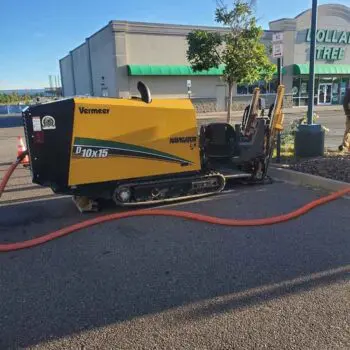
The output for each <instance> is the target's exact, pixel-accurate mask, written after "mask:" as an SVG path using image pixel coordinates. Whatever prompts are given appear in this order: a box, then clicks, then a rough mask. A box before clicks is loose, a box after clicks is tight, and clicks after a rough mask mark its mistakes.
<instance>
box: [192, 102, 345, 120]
mask: <svg viewBox="0 0 350 350" xmlns="http://www.w3.org/2000/svg"><path fill="white" fill-rule="evenodd" d="M314 110H315V112H321V111H342V110H343V106H341V105H335V106H315V107H314ZM306 112H307V106H302V107H292V108H284V109H283V113H284V114H296V113H306ZM243 113H244V111H232V113H231V116H232V117H242V115H243ZM226 116H227V111H224V112H209V113H198V114H197V119H212V118H213V119H214V118H225V117H226Z"/></svg>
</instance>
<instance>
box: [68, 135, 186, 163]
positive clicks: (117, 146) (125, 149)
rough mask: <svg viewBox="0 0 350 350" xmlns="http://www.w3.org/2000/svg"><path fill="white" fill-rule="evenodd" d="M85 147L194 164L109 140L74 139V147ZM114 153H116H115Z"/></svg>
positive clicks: (159, 152) (163, 153) (152, 150)
mask: <svg viewBox="0 0 350 350" xmlns="http://www.w3.org/2000/svg"><path fill="white" fill-rule="evenodd" d="M77 146H83V147H99V148H106V149H109V150H110V151H112V152H111V155H112V154H113V155H118V154H119V155H124V156H128V155H129V156H132V157H141V158H153V159H155V158H156V159H161V160H163V161H169V162H176V163H182V164H192V162H190V161H189V160H187V159H183V158H180V157H177V156H175V155H173V154H170V153H165V152H161V151H157V150H155V149H151V148H147V147H142V146H136V145H131V144H127V143H122V142H115V141H107V140H98V139H92V138H81V137H76V138H75V139H74V147H77ZM113 151H114V152H113Z"/></svg>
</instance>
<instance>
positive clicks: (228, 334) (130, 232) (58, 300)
mask: <svg viewBox="0 0 350 350" xmlns="http://www.w3.org/2000/svg"><path fill="white" fill-rule="evenodd" d="M320 195H323V193H322V192H319V191H316V190H312V189H306V188H300V187H296V186H292V185H287V184H284V183H278V182H277V183H274V184H271V185H265V186H253V187H245V186H242V185H241V186H237V187H235V186H234V187H233V188H232V191H231V192H228V193H226V194H223V195H222V196H220V197H215V198H211V199H206V200H201V201H195V202H191V203H181V204H176V205H173V206H172V209H176V210H190V211H192V212H198V213H202V214H209V215H216V216H220V217H229V218H257V217H266V216H271V215H277V214H281V213H284V212H288V211H290V210H293V209H296V208H298V207H299V206H301V205H302V204H304V203H306V202H308V201H310V200H312V199H316V198H318V197H319V196H320ZM105 210H106V213H110V212H113V211H115V210H116V209H115V208H112V207H111V208H106V209H105ZM94 215H98V214H93V215H81V214H80V213H78V211H77V210H76V208H75V207H74V205H73V203H72V202H71V200H70V199H69V198H60V199H58V198H57V199H51V200H47V199H46V200H38V201H35V202H24V203H10V202H7V203H6V204H5V205H2V206H0V236H1V241H2V242H14V241H19V240H25V239H29V238H31V237H34V236H39V235H41V234H43V233H47V232H50V231H52V230H55V229H58V228H61V227H64V226H66V225H69V224H72V223H75V222H79V221H81V220H84V219H87V218H89V217H91V216H94ZM349 223H350V201H348V200H346V199H340V200H338V201H336V202H332V203H330V204H328V205H327V206H323V207H320V208H317V209H316V210H314V211H312V212H310V213H309V214H307V215H306V216H303V217H301V218H299V219H297V220H294V221H290V222H288V223H284V224H281V225H276V226H270V227H254V228H230V227H223V226H214V225H208V224H201V223H196V222H191V221H185V220H181V219H175V218H167V217H143V218H142V217H140V218H134V219H124V220H122V221H118V222H110V223H106V224H103V225H99V226H94V227H91V228H90V229H86V230H82V231H80V232H76V233H74V234H72V235H70V236H66V237H64V238H61V239H58V240H55V241H52V242H50V243H48V244H45V245H42V246H39V247H36V248H33V249H30V250H23V251H18V252H12V253H6V254H1V255H0V266H1V268H0V281H1V284H0V299H1V300H2V303H1V304H0V315H1V316H0V348H1V349H16V348H26V349H27V348H28V349H265V348H267V349H348V348H349V347H350V315H349V309H350V283H349V279H350V249H349V246H350V235H349V229H348V227H349Z"/></svg>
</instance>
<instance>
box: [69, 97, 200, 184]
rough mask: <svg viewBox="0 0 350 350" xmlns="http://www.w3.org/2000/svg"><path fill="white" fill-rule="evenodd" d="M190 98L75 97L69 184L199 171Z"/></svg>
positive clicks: (195, 130) (194, 122) (193, 116)
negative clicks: (151, 99) (148, 101)
mask: <svg viewBox="0 0 350 350" xmlns="http://www.w3.org/2000/svg"><path fill="white" fill-rule="evenodd" d="M198 146H199V145H198V136H197V125H196V114H195V110H194V107H193V105H192V103H191V101H190V100H187V99H184V100H153V101H152V102H151V103H149V104H146V103H144V102H142V101H140V100H137V99H130V100H129V99H113V98H75V99H74V123H73V138H72V149H71V160H70V166H69V181H68V182H69V183H68V184H69V185H70V186H72V185H81V184H91V183H98V182H105V181H113V180H123V179H133V178H135V179H136V178H137V179H140V178H143V177H148V176H157V175H165V174H176V173H184V172H194V171H199V170H200V168H201V165H200V156H199V147H198Z"/></svg>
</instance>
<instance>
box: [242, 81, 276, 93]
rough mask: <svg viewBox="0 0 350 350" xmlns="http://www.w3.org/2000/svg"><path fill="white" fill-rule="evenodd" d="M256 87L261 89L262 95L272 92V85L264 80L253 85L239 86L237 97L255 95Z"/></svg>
mask: <svg viewBox="0 0 350 350" xmlns="http://www.w3.org/2000/svg"><path fill="white" fill-rule="evenodd" d="M256 87H258V88H260V93H261V94H267V93H270V92H271V91H270V89H271V84H269V83H268V82H266V81H263V80H262V81H259V82H257V83H255V84H251V85H237V95H251V94H253V92H254V89H255V88H256Z"/></svg>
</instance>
